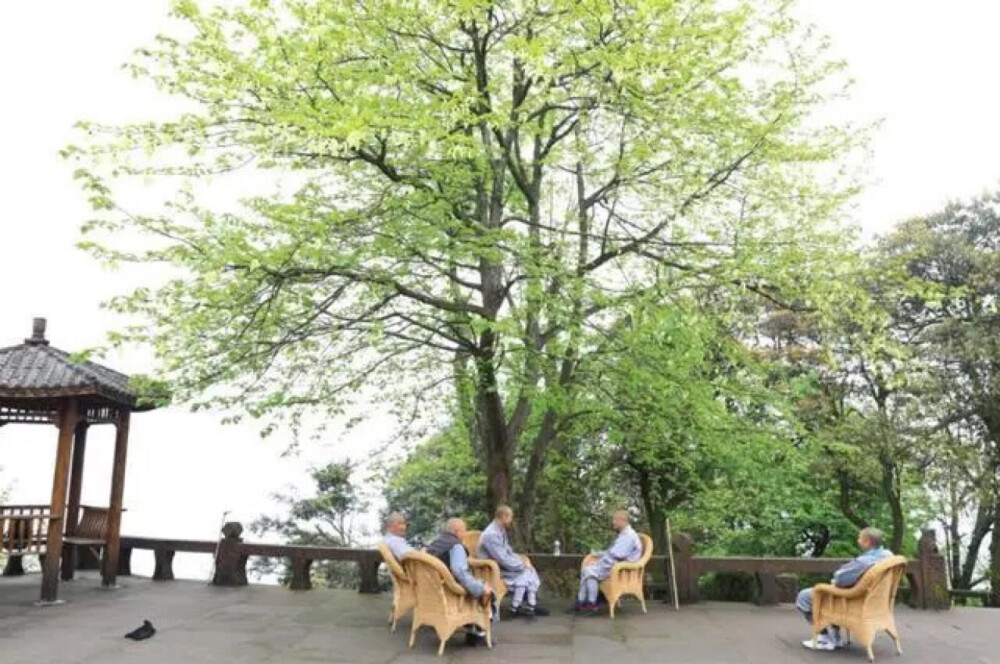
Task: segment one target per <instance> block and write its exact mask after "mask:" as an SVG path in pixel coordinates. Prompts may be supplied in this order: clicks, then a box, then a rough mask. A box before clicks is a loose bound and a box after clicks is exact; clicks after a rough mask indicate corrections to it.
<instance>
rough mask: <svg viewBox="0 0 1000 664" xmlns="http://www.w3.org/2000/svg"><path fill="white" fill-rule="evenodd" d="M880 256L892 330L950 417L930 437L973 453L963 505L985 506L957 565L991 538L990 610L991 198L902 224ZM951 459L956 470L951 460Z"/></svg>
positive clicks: (994, 484)
mask: <svg viewBox="0 0 1000 664" xmlns="http://www.w3.org/2000/svg"><path fill="white" fill-rule="evenodd" d="M880 249H881V251H882V252H883V253H884V255H885V256H886V260H892V261H895V262H896V263H897V264H898V265H899V266H900V268H901V269H902V270H904V271H905V273H906V274H907V275H908V276H909V278H910V280H911V283H910V286H911V288H910V294H909V296H908V297H906V298H904V299H903V300H902V301H901V302H900V316H901V320H902V323H901V324H902V325H904V326H905V329H906V330H907V331H908V333H909V334H910V336H911V337H912V338H913V340H914V344H915V345H916V346H917V348H918V350H919V352H920V353H921V354H922V355H923V356H925V357H926V358H928V360H929V361H931V362H932V371H933V375H934V376H935V377H936V378H937V379H938V381H939V383H938V386H939V395H938V398H939V399H941V397H943V399H942V401H944V403H946V404H948V405H949V406H950V407H951V410H950V412H947V413H944V414H943V416H942V417H940V418H939V422H938V428H940V427H945V428H947V427H951V426H953V425H955V424H959V423H964V427H965V432H966V434H965V435H960V434H959V431H957V430H954V431H953V440H954V441H955V442H959V441H961V443H960V444H961V445H963V446H965V445H967V444H969V443H972V444H978V445H979V448H978V449H979V455H980V457H981V459H982V464H983V465H982V470H983V471H984V472H983V474H982V477H981V479H975V478H973V481H972V485H973V486H975V487H976V489H975V490H973V491H972V492H971V493H970V494H969V497H970V498H972V499H976V498H980V497H981V496H985V498H980V501H979V508H978V509H977V510H976V517H975V519H974V524H975V525H974V526H973V532H972V533H971V534H970V539H969V542H970V544H974V545H975V547H974V548H973V549H971V550H970V551H969V552H968V555H967V556H966V561H967V563H968V561H972V562H971V563H970V564H972V565H973V566H974V564H975V559H976V557H977V552H978V546H979V544H980V543H981V542H982V541H983V539H984V538H985V534H984V533H985V531H986V530H987V528H988V529H990V530H992V533H993V535H992V538H991V545H990V566H989V573H988V577H989V582H990V588H991V591H992V597H991V601H992V603H993V604H995V605H998V606H1000V537H998V536H997V533H998V532H1000V509H997V507H998V506H1000V192H996V193H991V194H987V195H984V196H982V197H980V198H978V199H975V200H972V201H969V202H956V203H952V204H950V205H948V206H947V207H946V208H945V209H943V210H941V211H940V212H937V213H935V214H932V215H929V216H926V217H922V218H917V219H912V220H910V221H907V222H905V223H903V224H901V225H900V226H899V227H898V228H896V229H895V230H894V231H893V232H892V233H891V234H889V235H888V236H887V237H886V238H885V239H884V240H883V241H882V243H881V245H880ZM969 434H971V435H969ZM951 458H952V459H957V460H959V462H960V463H964V461H962V459H963V455H962V454H961V453H960V454H956V455H953V456H952V457H951ZM976 466H977V464H974V465H972V466H969V467H970V468H976ZM990 518H991V519H992V523H990V524H989V525H988V526H987V524H988V522H989V519H990ZM963 576H964V574H963Z"/></svg>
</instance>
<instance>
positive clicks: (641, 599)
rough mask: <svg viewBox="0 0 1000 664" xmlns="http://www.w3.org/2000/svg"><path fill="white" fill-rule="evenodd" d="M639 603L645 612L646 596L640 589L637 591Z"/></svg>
mask: <svg viewBox="0 0 1000 664" xmlns="http://www.w3.org/2000/svg"><path fill="white" fill-rule="evenodd" d="M639 604H640V605H641V606H642V612H643V613H646V596H645V595H644V594H643V592H642V591H641V590H640V591H639Z"/></svg>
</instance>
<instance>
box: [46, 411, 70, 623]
mask: <svg viewBox="0 0 1000 664" xmlns="http://www.w3.org/2000/svg"><path fill="white" fill-rule="evenodd" d="M77 413H78V410H77V402H76V399H67V400H66V402H65V404H64V405H63V407H62V408H61V409H60V411H59V446H58V448H57V449H56V463H55V472H54V476H53V478H52V502H51V503H50V504H49V512H50V516H49V533H48V539H47V541H46V545H45V548H46V552H47V553H46V556H45V562H44V563H43V564H42V593H41V603H43V604H50V603H54V602H56V601H58V600H59V559H60V553H62V542H63V521H64V519H65V515H66V490H67V487H68V485H69V467H70V456H71V453H72V451H73V432H74V429H75V428H76V424H77V419H78V414H77Z"/></svg>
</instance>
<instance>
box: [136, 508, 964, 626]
mask: <svg viewBox="0 0 1000 664" xmlns="http://www.w3.org/2000/svg"><path fill="white" fill-rule="evenodd" d="M242 533H243V527H242V526H241V525H240V524H238V523H227V524H226V525H225V527H224V528H223V530H222V534H223V537H222V539H220V540H219V541H217V542H211V541H189V540H168V539H150V538H141V537H123V538H122V550H121V555H120V556H119V570H118V574H119V575H123V576H127V575H130V574H131V556H132V551H133V550H136V549H140V550H152V551H153V554H154V559H155V566H154V572H153V579H154V580H158V581H166V580H170V579H173V578H174V574H173V567H172V565H173V558H174V554H175V553H176V552H178V551H180V552H190V553H205V554H213V555H214V556H215V574H214V576H213V579H212V582H213V583H214V584H215V585H218V586H243V585H246V584H247V562H248V559H249V557H250V556H265V557H269V558H283V559H285V560H286V561H287V562H288V565H289V568H290V570H291V573H292V576H291V580H290V583H289V588H291V589H292V590H309V589H310V588H312V583H311V580H310V574H309V572H310V568H311V566H312V564H313V563H314V562H315V561H325V560H344V561H354V562H356V563H357V565H358V573H359V576H360V579H361V584H360V592H362V593H377V592H379V590H380V588H379V582H378V569H379V565H380V564H381V557H380V555H379V553H378V551H376V550H374V549H345V548H336V547H311V546H290V545H279V544H259V543H250V542H244V541H243V539H242V537H241V535H242ZM673 544H674V546H673V548H674V567H675V571H676V577H677V594H678V598H679V599H680V601H681V602H682V603H693V602H697V601H699V600H700V599H701V590H700V586H699V579H700V578H701V577H702V576H703V575H705V574H710V573H716V574H728V573H743V574H749V575H752V577H753V578H754V581H755V586H756V589H755V592H754V601H756V602H757V603H758V604H764V605H767V604H777V603H778V602H780V601H788V600H790V599H791V598H793V597H794V592H795V590H796V589H797V584H795V583H794V582H793V583H791V584H788V583H785V580H786V576H785V575H793V574H796V575H797V574H831V573H832V572H833V571H834V570H835V569H837V567H839V566H840V565H842V564H843V563H844V562H846V559H838V558H734V557H706V556H696V555H694V547H693V545H692V542H691V539H690V538H689V537H687V536H686V535H684V534H677V535H675V536H674V543H673ZM530 555H531V561H532V564H534V566H535V567H536V568H537V569H538V570H539V572H540V573H542V574H543V575H544V574H545V573H546V572H556V573H562V574H566V573H575V572H576V570H579V568H580V563H581V562H582V560H583V556H582V555H577V554H567V555H553V554H544V553H532V554H530ZM668 565H669V560H668V558H667V556H664V555H654V556H653V557H652V558H651V559H650V563H649V568H648V570H655V569H656V568H659V570H662V572H663V576H664V578H666V579H669V578H670V575H669V567H668ZM906 575H907V579H908V581H909V586H910V593H909V602H910V604H911V606H914V607H916V608H921V609H946V608H948V607H950V606H951V597H950V592H949V589H948V577H947V571H946V569H945V563H944V558H943V557H942V556H941V554H940V552H939V551H938V548H937V544H936V542H935V540H934V532H933V531H926V532H925V533H924V536H923V537H922V538H921V539H920V546H919V552H918V555H917V557H916V558H913V559H911V560H910V562H909V565H908V566H907V570H906Z"/></svg>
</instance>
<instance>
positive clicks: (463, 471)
mask: <svg viewBox="0 0 1000 664" xmlns="http://www.w3.org/2000/svg"><path fill="white" fill-rule="evenodd" d="M383 479H384V481H385V489H384V491H383V497H384V498H385V503H386V507H387V509H389V510H391V511H396V512H402V513H403V514H404V515H406V517H407V519H408V520H409V536H410V537H411V538H415V539H417V540H421V541H424V542H429V541H430V540H431V539H433V538H434V536H435V535H437V533H438V532H439V531H440V529H441V527H442V525H444V521H445V519H447V518H449V517H452V516H458V517H462V518H464V519H466V520H467V521H468V522H469V524H470V527H472V528H483V527H485V526H486V524H487V522H488V521H489V517H488V515H489V514H490V510H489V507H488V505H487V504H486V497H485V495H484V494H483V491H482V488H483V481H484V476H483V472H482V469H481V467H480V465H479V463H478V461H477V460H476V458H475V457H474V456H473V455H472V450H471V449H470V448H469V444H468V441H467V440H466V438H465V437H464V435H463V432H462V431H461V430H460V429H458V428H455V427H453V428H450V429H446V430H445V431H443V432H441V433H439V434H436V435H434V436H432V437H431V438H429V439H428V440H427V441H426V442H424V443H423V444H421V445H419V446H418V447H417V448H416V449H415V450H414V451H413V452H412V453H410V454H409V455H408V456H406V457H405V458H404V459H402V460H400V461H399V462H398V463H396V464H394V465H391V466H390V467H388V468H387V469H386V470H385V472H384V476H383Z"/></svg>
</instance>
